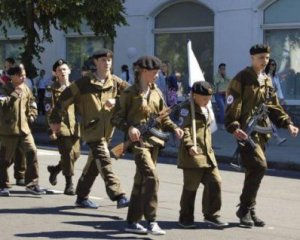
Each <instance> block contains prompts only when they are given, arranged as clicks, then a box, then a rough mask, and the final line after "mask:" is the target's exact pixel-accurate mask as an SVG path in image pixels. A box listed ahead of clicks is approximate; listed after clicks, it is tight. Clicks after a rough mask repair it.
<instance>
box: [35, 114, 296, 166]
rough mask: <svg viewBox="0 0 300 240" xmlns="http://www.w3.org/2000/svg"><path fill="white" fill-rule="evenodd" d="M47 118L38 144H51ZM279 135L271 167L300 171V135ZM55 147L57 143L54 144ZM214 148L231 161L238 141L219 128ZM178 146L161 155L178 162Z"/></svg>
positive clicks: (271, 146) (271, 149) (118, 137)
mask: <svg viewBox="0 0 300 240" xmlns="http://www.w3.org/2000/svg"><path fill="white" fill-rule="evenodd" d="M44 123H45V119H44V117H43V116H39V118H38V120H37V123H36V124H35V126H34V130H33V132H34V138H35V141H36V144H37V145H38V146H45V145H46V146H51V143H50V142H49V137H48V133H47V131H46V128H45V127H44ZM279 136H280V137H285V138H287V141H286V142H285V143H283V144H282V145H281V146H277V144H276V142H275V141H274V139H271V140H270V141H269V143H268V145H267V150H266V156H267V161H268V166H269V168H276V169H286V170H296V171H300V136H298V137H297V138H292V137H291V136H290V135H289V133H288V130H286V129H279ZM122 140H123V133H122V132H120V131H116V132H115V134H114V137H113V139H112V144H111V145H112V146H115V145H117V144H118V143H121V142H122ZM52 146H53V147H55V145H53V144H52ZM213 148H214V151H215V154H216V157H217V160H218V162H222V163H230V162H231V160H232V156H233V153H234V151H235V149H236V141H235V139H234V138H233V136H232V135H231V134H229V133H228V132H226V131H225V130H220V129H219V130H217V131H216V132H215V133H214V134H213ZM82 150H83V151H87V150H88V147H87V146H82ZM177 151H178V147H176V146H175V144H174V142H173V141H172V139H171V140H169V141H168V142H167V144H166V146H165V148H164V149H163V150H162V151H161V153H160V155H161V156H166V157H171V159H169V161H170V163H172V164H176V161H177Z"/></svg>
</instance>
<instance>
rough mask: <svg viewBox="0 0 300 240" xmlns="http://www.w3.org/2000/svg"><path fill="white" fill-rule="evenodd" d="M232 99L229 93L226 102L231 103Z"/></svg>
mask: <svg viewBox="0 0 300 240" xmlns="http://www.w3.org/2000/svg"><path fill="white" fill-rule="evenodd" d="M233 100H234V98H233V96H232V95H229V96H228V97H227V100H226V103H227V104H228V105H230V104H231V103H233Z"/></svg>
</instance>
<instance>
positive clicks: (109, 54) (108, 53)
mask: <svg viewBox="0 0 300 240" xmlns="http://www.w3.org/2000/svg"><path fill="white" fill-rule="evenodd" d="M101 57H111V58H112V57H113V52H112V51H111V50H109V49H106V48H103V49H101V50H99V51H96V52H94V53H93V58H95V59H97V58H101Z"/></svg>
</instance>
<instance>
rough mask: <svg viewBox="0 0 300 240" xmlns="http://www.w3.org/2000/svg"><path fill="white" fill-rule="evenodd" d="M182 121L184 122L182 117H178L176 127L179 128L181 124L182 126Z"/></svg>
mask: <svg viewBox="0 0 300 240" xmlns="http://www.w3.org/2000/svg"><path fill="white" fill-rule="evenodd" d="M183 121H184V120H183V117H180V118H179V120H178V126H180V127H181V126H182V124H183Z"/></svg>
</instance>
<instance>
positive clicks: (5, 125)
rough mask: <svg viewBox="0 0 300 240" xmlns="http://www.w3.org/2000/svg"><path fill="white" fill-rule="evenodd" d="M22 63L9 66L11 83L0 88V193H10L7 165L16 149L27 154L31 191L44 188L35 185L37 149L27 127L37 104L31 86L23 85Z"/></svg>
mask: <svg viewBox="0 0 300 240" xmlns="http://www.w3.org/2000/svg"><path fill="white" fill-rule="evenodd" d="M25 74H26V73H25V69H24V67H23V65H21V64H20V65H17V66H14V67H11V68H10V69H9V71H8V75H9V76H10V78H11V82H9V83H7V84H5V85H2V86H1V87H0V139H1V149H0V196H9V195H10V192H9V190H8V187H9V186H8V172H7V169H8V167H9V166H10V165H11V164H12V160H13V157H14V155H15V152H16V149H17V148H18V149H19V150H20V151H22V152H23V154H24V155H25V157H26V171H25V185H26V190H27V191H28V192H30V193H32V194H36V195H41V194H45V191H44V190H42V189H40V187H39V184H38V178H39V173H38V160H37V149H36V146H35V143H34V139H33V136H32V134H31V130H30V127H29V123H32V122H33V121H34V120H35V118H36V116H37V106H36V103H35V100H34V97H33V95H32V93H31V91H30V89H29V88H28V87H27V86H26V85H25V84H24V81H25V78H26V75H25Z"/></svg>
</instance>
